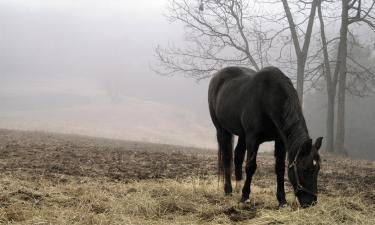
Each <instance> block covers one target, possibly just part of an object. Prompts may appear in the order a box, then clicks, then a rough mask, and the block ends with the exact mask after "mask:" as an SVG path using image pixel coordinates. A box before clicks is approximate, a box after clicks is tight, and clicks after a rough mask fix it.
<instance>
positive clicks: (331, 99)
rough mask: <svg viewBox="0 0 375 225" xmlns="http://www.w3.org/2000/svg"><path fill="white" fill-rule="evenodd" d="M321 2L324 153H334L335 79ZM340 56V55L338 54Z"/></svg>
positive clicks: (319, 12) (319, 5)
mask: <svg viewBox="0 0 375 225" xmlns="http://www.w3.org/2000/svg"><path fill="white" fill-rule="evenodd" d="M321 3H322V2H321V1H319V2H318V7H317V8H318V18H319V22H320V37H321V39H322V46H323V56H324V72H323V73H324V75H325V79H326V87H327V99H328V101H327V102H328V107H327V118H326V126H327V127H326V151H327V152H334V145H333V143H334V138H335V134H334V127H335V100H336V79H334V78H332V73H331V65H330V63H329V56H328V47H327V39H326V34H325V28H324V20H323V14H322V5H321ZM338 54H340V53H338Z"/></svg>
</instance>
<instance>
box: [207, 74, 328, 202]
mask: <svg viewBox="0 0 375 225" xmlns="http://www.w3.org/2000/svg"><path fill="white" fill-rule="evenodd" d="M208 102H209V109H210V114H211V118H212V121H213V123H214V125H215V127H216V132H217V141H218V145H219V151H218V156H219V157H218V163H219V174H224V191H225V194H231V193H232V184H231V173H232V172H231V165H232V160H233V153H232V151H233V143H232V140H233V135H237V136H238V143H237V146H236V148H235V150H234V165H235V177H236V180H237V181H239V180H241V179H242V163H243V161H244V157H245V152H246V149H247V159H246V180H245V183H244V186H243V189H242V198H241V202H244V203H246V202H248V200H249V195H250V184H251V180H252V177H253V174H254V172H255V170H256V168H257V164H256V157H257V152H258V147H259V145H260V144H261V143H263V142H265V141H273V140H274V141H275V158H276V165H275V170H276V175H277V200H278V201H279V206H280V207H283V206H286V205H287V202H286V199H285V190H284V174H285V157H286V152H287V153H288V161H289V166H288V177H289V181H290V183H291V184H292V186H293V188H294V192H295V195H296V196H297V198H298V201H299V202H300V204H301V206H302V207H307V206H310V205H312V204H313V203H315V202H316V201H317V178H318V172H319V169H320V166H319V164H320V157H319V153H318V150H319V148H320V146H321V144H322V139H323V138H322V137H320V138H318V139H317V140H316V142H315V143H314V144H313V143H312V140H311V139H310V137H309V133H308V130H307V127H306V122H305V119H304V117H303V114H302V108H301V105H300V103H299V99H298V95H297V92H296V90H295V89H294V87H293V84H292V82H291V81H290V79H289V78H288V77H287V76H285V75H284V74H283V73H282V72H281V71H280V70H279V69H278V68H276V67H266V68H264V69H262V70H260V71H259V72H255V71H254V70H251V69H248V68H244V67H227V68H224V69H222V70H220V71H218V72H217V73H216V74H215V75H214V76H213V77H212V79H211V81H210V85H209V90H208Z"/></svg>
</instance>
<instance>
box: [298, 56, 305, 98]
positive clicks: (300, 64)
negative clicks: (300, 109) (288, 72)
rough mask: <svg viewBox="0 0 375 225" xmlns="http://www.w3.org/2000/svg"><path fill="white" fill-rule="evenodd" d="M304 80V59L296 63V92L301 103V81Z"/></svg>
mask: <svg viewBox="0 0 375 225" xmlns="http://www.w3.org/2000/svg"><path fill="white" fill-rule="evenodd" d="M304 80H305V61H304V62H301V61H300V60H298V63H297V94H298V98H299V102H300V103H301V105H303V83H304Z"/></svg>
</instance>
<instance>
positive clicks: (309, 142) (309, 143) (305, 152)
mask: <svg viewBox="0 0 375 225" xmlns="http://www.w3.org/2000/svg"><path fill="white" fill-rule="evenodd" d="M311 148H312V140H311V139H309V140H307V141H305V143H303V145H302V147H301V152H300V155H301V156H303V155H308V154H310V152H311Z"/></svg>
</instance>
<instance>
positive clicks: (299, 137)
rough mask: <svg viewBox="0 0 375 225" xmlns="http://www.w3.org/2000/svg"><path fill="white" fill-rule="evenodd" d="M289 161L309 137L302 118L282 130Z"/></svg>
mask: <svg viewBox="0 0 375 225" xmlns="http://www.w3.org/2000/svg"><path fill="white" fill-rule="evenodd" d="M284 133H285V137H286V148H287V151H288V160H289V162H291V161H293V160H294V158H295V156H296V154H297V152H298V151H299V149H300V148H301V146H302V144H303V143H305V142H306V141H307V140H309V139H310V137H309V133H308V131H307V128H306V124H305V121H304V120H301V121H299V122H298V123H296V124H294V125H293V126H292V127H290V128H289V129H285V130H284Z"/></svg>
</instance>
